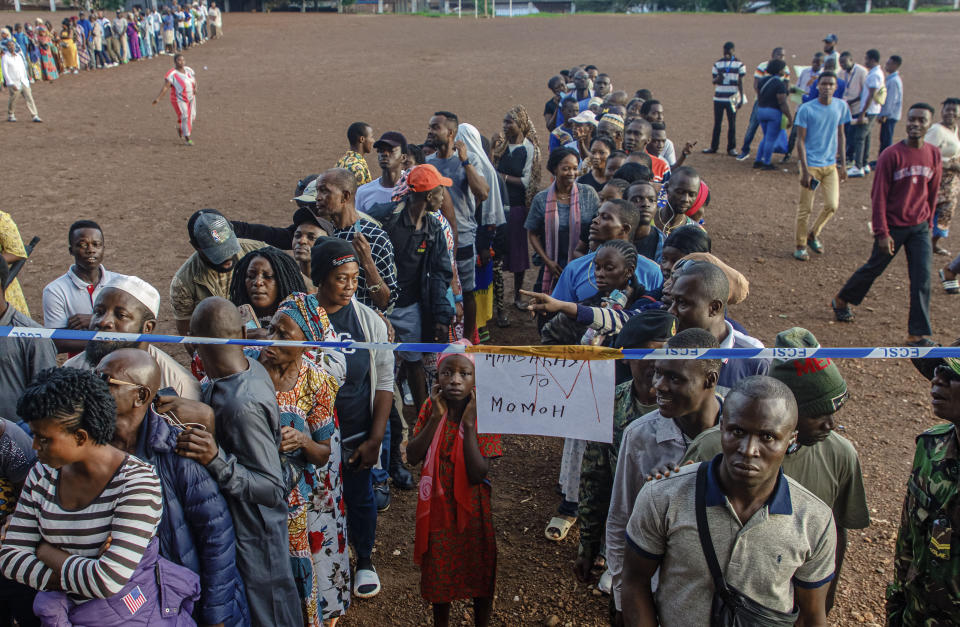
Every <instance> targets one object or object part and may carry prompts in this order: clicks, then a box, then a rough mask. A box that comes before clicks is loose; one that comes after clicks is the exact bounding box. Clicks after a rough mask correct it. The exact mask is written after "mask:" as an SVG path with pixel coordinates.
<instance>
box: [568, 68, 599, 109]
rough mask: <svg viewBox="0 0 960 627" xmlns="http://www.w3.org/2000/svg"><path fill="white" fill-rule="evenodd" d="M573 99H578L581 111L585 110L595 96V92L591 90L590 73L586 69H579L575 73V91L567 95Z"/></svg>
mask: <svg viewBox="0 0 960 627" xmlns="http://www.w3.org/2000/svg"><path fill="white" fill-rule="evenodd" d="M567 98H569V99H571V100H576V101H577V106H578V107H579V110H580V111H584V110H586V109H587V107H588V106H589V104H590V99H591V98H593V92H592V91H590V75H589V74H587V72H586V70H577V71H576V72H575V73H574V75H573V91H572V92H570V94H569V95H568V96H567Z"/></svg>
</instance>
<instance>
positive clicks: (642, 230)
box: [627, 181, 664, 263]
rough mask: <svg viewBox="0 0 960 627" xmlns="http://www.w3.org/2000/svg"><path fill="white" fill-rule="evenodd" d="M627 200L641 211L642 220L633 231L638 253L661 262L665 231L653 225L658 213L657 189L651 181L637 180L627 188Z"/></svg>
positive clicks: (634, 243)
mask: <svg viewBox="0 0 960 627" xmlns="http://www.w3.org/2000/svg"><path fill="white" fill-rule="evenodd" d="M627 200H629V201H630V202H632V203H633V204H634V205H635V206H636V207H637V210H638V211H639V212H640V221H639V222H638V223H637V228H636V230H635V231H634V232H633V238H632V241H633V245H634V246H636V248H637V253H639V254H640V255H642V256H644V257H646V258H647V259H649V260H651V261H653V262H655V263H660V258H661V256H662V255H663V239H664V238H663V231H661V230H660V229H658V228H657V227H655V226H654V225H653V218H654V216H655V215H656V214H657V190H656V188H654V186H653V183H652V182H650V181H637V182H636V183H634V184H633V185H631V186H630V187H628V188H627Z"/></svg>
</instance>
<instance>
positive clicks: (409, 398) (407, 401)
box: [400, 379, 413, 407]
mask: <svg viewBox="0 0 960 627" xmlns="http://www.w3.org/2000/svg"><path fill="white" fill-rule="evenodd" d="M400 391H401V392H403V404H404V405H406V406H407V407H413V393H411V392H410V384H409V383H407V381H406V379H404V381H403V383H401V384H400Z"/></svg>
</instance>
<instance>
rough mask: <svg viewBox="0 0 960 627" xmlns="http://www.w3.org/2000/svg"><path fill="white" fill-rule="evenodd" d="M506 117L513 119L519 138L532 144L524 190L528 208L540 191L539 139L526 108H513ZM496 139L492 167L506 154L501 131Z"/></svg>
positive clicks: (518, 106)
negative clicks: (530, 161) (526, 183)
mask: <svg viewBox="0 0 960 627" xmlns="http://www.w3.org/2000/svg"><path fill="white" fill-rule="evenodd" d="M507 117H509V118H511V119H513V121H514V122H516V124H517V126H518V127H519V128H520V137H522V138H523V139H528V140H530V143H531V144H533V163H532V166H533V167H532V168H531V169H530V184H529V185H527V189H526V195H527V197H526V204H527V206H528V207H529V206H530V203H532V202H533V197H534V196H536V195H537V192H538V191H539V190H540V139H539V138H538V137H537V129H536V128H534V126H533V122H531V121H530V116H529V115H528V114H527V108H526V107H524V106H523V105H517V106H515V107H514V108H512V109H510V110H509V111H507ZM496 139H497V140H499V141H495V142H494V143H495V144H497V147H496V148H494V149H493V163H494V165H496V164H497V163H499V162H500V158H501V157H503V155H504V153H506V152H507V146H508V144H507V138H506V137H505V136H504V135H503V131H502V130H501V131H500V132H499V133H498V134H497V136H496Z"/></svg>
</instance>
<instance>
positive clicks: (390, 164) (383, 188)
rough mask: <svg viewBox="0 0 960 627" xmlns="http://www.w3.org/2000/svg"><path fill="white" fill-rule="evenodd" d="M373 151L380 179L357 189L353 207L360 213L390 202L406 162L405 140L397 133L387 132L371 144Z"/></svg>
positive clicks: (368, 211)
mask: <svg viewBox="0 0 960 627" xmlns="http://www.w3.org/2000/svg"><path fill="white" fill-rule="evenodd" d="M373 149H374V150H376V151H377V165H379V166H380V177H379V178H375V179H373V180H372V181H370V182H369V183H365V184H363V185H361V186H360V187H358V188H357V198H356V200H355V201H354V205H355V206H356V207H357V211H360V212H361V213H370V208H371V207H373V206H374V205H378V204H381V203H387V202H390V199H391V197H392V196H393V188H394V186H395V185H396V184H397V181H399V180H400V175H401V174H402V173H403V166H404V163H405V162H406V155H407V138H406V137H404V136H403V134H401V133H398V132H397V131H387V132H386V133H384V134H383V135H381V136H380V139H378V140H377V141H375V142H374V143H373Z"/></svg>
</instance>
